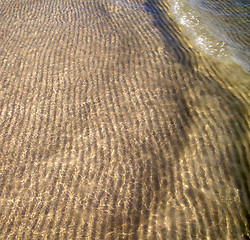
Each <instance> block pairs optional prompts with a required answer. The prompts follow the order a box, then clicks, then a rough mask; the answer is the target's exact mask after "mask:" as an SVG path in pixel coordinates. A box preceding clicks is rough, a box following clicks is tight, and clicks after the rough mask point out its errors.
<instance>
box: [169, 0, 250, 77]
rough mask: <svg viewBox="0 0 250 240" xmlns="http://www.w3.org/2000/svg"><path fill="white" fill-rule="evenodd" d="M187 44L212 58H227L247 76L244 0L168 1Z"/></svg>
mask: <svg viewBox="0 0 250 240" xmlns="http://www.w3.org/2000/svg"><path fill="white" fill-rule="evenodd" d="M170 12H171V14H172V15H173V17H174V18H175V20H176V21H177V23H178V24H179V25H180V27H181V29H182V31H183V33H184V34H185V35H186V36H187V37H188V38H189V40H190V43H191V45H193V46H195V47H196V48H198V50H199V51H203V52H206V53H207V54H209V55H211V56H212V57H214V58H216V59H221V58H228V57H231V58H232V59H233V60H234V61H235V62H236V63H237V64H239V65H240V66H241V67H242V68H243V69H244V70H245V71H246V72H248V73H250V65H249V62H250V61H249V60H250V47H249V46H250V44H249V43H250V40H249V39H250V30H249V29H250V17H249V15H250V14H249V12H250V4H249V3H247V1H244V0H238V1H232V0H227V1H216V0H209V1H208V0H170Z"/></svg>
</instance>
